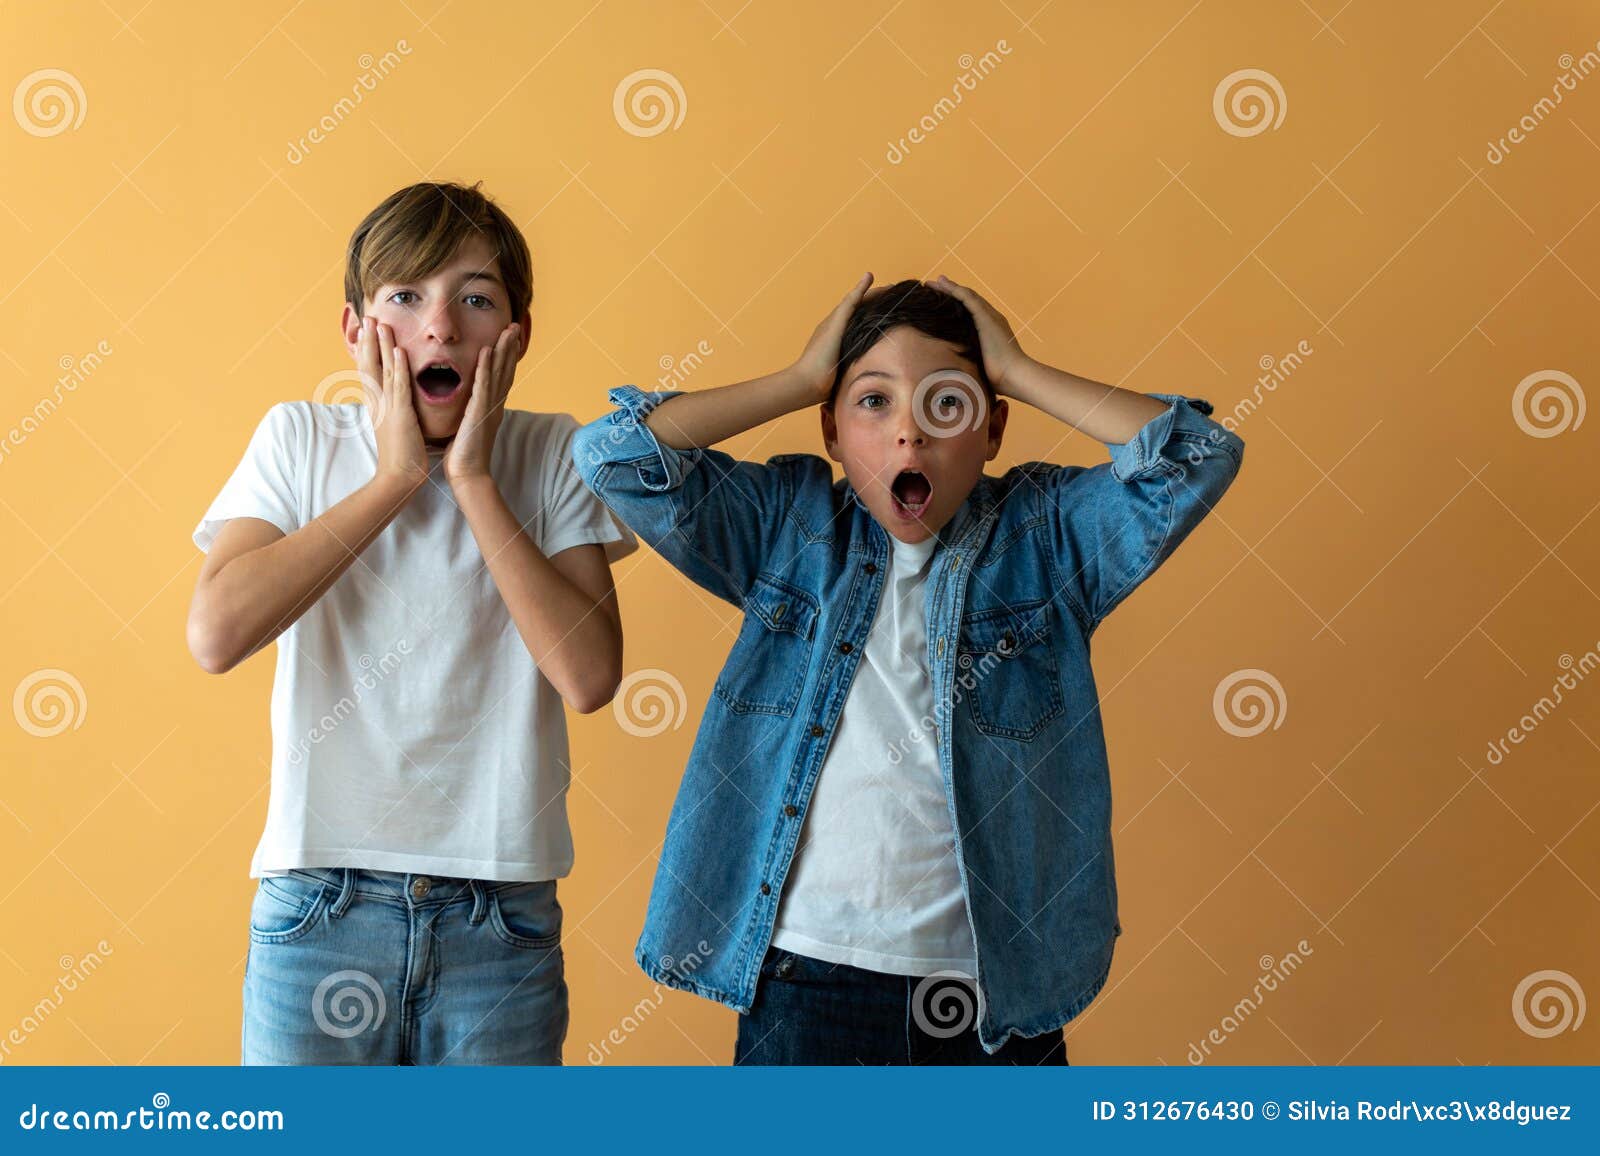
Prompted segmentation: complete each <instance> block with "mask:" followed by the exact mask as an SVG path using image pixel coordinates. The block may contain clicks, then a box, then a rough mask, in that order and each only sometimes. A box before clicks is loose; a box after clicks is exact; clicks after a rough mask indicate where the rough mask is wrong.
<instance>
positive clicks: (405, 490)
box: [369, 464, 428, 502]
mask: <svg viewBox="0 0 1600 1156" xmlns="http://www.w3.org/2000/svg"><path fill="white" fill-rule="evenodd" d="M427 480H428V471H427V470H426V469H425V468H423V467H420V466H405V467H402V468H398V469H396V468H392V467H386V466H383V465H381V464H380V465H379V466H378V471H377V473H375V474H373V475H372V481H371V482H370V483H369V484H370V485H371V486H372V487H373V488H374V489H376V490H378V491H379V492H381V493H383V494H384V495H386V496H387V497H389V498H390V499H392V500H394V501H399V502H403V501H405V500H406V499H407V498H409V497H410V496H411V495H412V494H414V493H416V492H417V491H418V490H420V489H421V488H422V486H423V484H424V483H426V482H427Z"/></svg>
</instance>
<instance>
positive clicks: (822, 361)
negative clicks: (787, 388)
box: [792, 273, 872, 402]
mask: <svg viewBox="0 0 1600 1156" xmlns="http://www.w3.org/2000/svg"><path fill="white" fill-rule="evenodd" d="M871 285H872V274H871V273H867V274H864V275H863V276H862V278H861V280H859V281H857V282H856V284H855V288H853V289H851V290H850V292H848V293H846V294H845V295H844V299H843V300H842V301H840V302H839V304H837V305H835V306H834V307H833V312H832V313H829V314H828V315H827V316H826V317H824V318H823V319H822V324H820V325H818V326H817V328H816V329H815V330H814V331H813V332H812V334H811V340H809V341H807V342H806V347H805V349H804V350H803V351H802V352H801V354H800V358H799V360H798V361H796V362H795V363H794V365H793V366H792V369H793V372H795V373H796V374H798V375H799V376H800V377H801V378H802V379H804V381H805V382H806V384H807V385H808V386H810V387H811V388H812V390H813V391H814V392H815V393H816V395H817V401H819V402H824V401H827V400H828V397H829V395H830V394H832V393H833V379H834V377H835V376H836V375H837V374H838V371H839V342H840V341H841V340H842V339H843V338H844V330H845V326H846V325H847V324H848V323H849V321H850V314H852V313H854V312H855V308H856V306H857V305H859V304H861V299H862V298H863V297H865V296H866V295H867V289H868V288H870V287H871Z"/></svg>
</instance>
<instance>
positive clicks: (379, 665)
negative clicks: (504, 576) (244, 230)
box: [194, 401, 638, 880]
mask: <svg viewBox="0 0 1600 1156" xmlns="http://www.w3.org/2000/svg"><path fill="white" fill-rule="evenodd" d="M577 428H578V423H577V422H576V421H575V420H574V419H573V418H571V417H569V416H568V415H566V414H545V413H528V412H525V411H522V410H509V409H508V410H507V411H506V414H505V420H504V421H503V422H502V423H501V426H500V430H499V433H498V435H497V436H496V439H495V445H494V456H493V458H492V460H491V466H490V470H491V473H492V474H493V475H494V478H495V480H496V482H498V483H499V486H500V493H501V495H502V496H503V497H504V498H505V500H506V504H507V505H508V506H510V507H511V510H512V512H513V513H514V514H515V515H516V517H517V519H518V521H519V522H521V523H522V525H523V527H524V529H525V530H526V532H527V533H528V536H529V537H530V538H531V539H532V540H533V542H534V544H535V545H537V546H538V547H539V549H540V550H541V551H542V552H543V553H544V554H545V555H546V556H547V557H553V556H554V555H556V554H559V553H561V551H563V550H567V549H570V548H572V547H574V546H581V545H586V544H590V543H603V544H605V548H606V554H607V557H608V558H609V559H611V560H612V561H615V560H616V559H618V558H621V557H623V556H624V555H626V554H628V553H630V552H631V551H632V550H634V549H636V548H637V546H638V543H637V541H636V540H635V539H634V537H633V535H632V534H631V533H629V532H628V530H627V529H626V528H624V527H621V526H620V525H619V524H618V523H617V522H616V521H615V520H614V519H613V517H612V516H611V514H610V512H609V511H607V509H606V508H605V506H604V505H602V504H601V503H600V501H599V499H597V498H595V497H594V495H593V494H592V493H590V491H589V490H588V489H587V488H586V487H585V486H584V484H583V482H582V480H581V479H580V478H579V476H578V474H577V471H576V470H575V469H574V468H573V466H572V462H571V459H570V451H571V445H572V435H573V433H574V431H576V430H577ZM443 460H444V459H443V456H442V455H434V456H433V458H432V459H431V461H430V463H429V464H430V466H431V470H430V473H429V477H428V482H427V483H426V484H425V485H423V486H422V487H421V488H420V489H419V490H418V491H417V492H416V493H415V494H414V495H413V496H412V498H411V500H410V501H409V502H408V503H407V504H406V506H405V507H404V508H403V509H402V510H401V512H400V513H399V515H397V516H396V517H395V519H394V521H392V522H391V523H390V524H389V525H388V526H387V527H385V528H384V531H383V533H381V534H379V535H378V537H377V538H375V539H374V540H373V541H372V543H371V544H370V545H368V547H367V548H366V550H364V551H363V552H362V553H361V554H360V556H359V557H358V558H357V559H356V560H355V562H353V563H352V564H351V565H350V568H349V569H347V570H346V571H345V572H344V573H343V574H341V575H340V576H339V579H338V581H337V582H335V583H334V584H333V585H332V586H331V587H330V588H329V589H328V590H327V591H326V592H324V593H323V595H322V597H321V598H319V599H318V600H317V601H316V602H315V603H314V604H313V605H312V606H311V607H310V608H309V609H308V610H306V612H305V613H304V614H303V615H301V617H300V618H299V619H298V620H296V621H295V623H294V624H293V625H292V626H290V627H289V628H288V629H287V630H285V631H284V632H283V633H282V634H281V635H279V636H278V640H277V646H278V665H277V672H276V674H275V676H274V678H273V683H272V792H271V796H270V800H269V802H268V805H267V824H266V830H265V831H264V832H263V834H262V836H261V842H260V844H259V845H258V846H257V847H256V853H255V857H254V859H253V860H252V861H251V865H250V874H251V875H252V876H256V875H262V874H271V873H274V872H281V871H286V870H288V869H290V868H294V867H361V868H365V869H367V870H374V871H412V872H417V873H425V874H432V875H452V876H464V877H468V878H479V879H501V880H543V879H555V878H559V877H560V876H563V875H566V874H567V873H568V872H569V871H570V870H571V869H572V835H571V832H570V830H569V828H568V826H567V814H566V791H567V785H568V782H569V763H568V754H567V727H566V715H565V712H564V710H563V706H562V701H561V696H560V695H559V694H558V693H557V691H556V690H555V688H554V687H552V686H551V685H550V683H549V681H548V680H547V679H546V678H545V677H544V676H543V675H541V674H540V673H539V670H538V668H537V667H536V666H535V665H534V661H533V657H532V656H531V655H530V654H529V653H528V648H527V646H526V645H525V644H524V643H523V641H522V638H521V636H520V635H519V634H518V633H517V628H516V625H515V624H514V623H513V622H512V620H511V615H510V612H509V611H508V610H507V609H506V605H505V602H504V601H503V600H502V599H501V597H500V593H499V590H498V588H497V587H496V586H495V584H494V579H493V578H492V577H491V576H490V574H489V570H488V568H487V566H486V565H485V563H484V560H483V554H482V552H481V551H480V550H479V548H478V544H477V540H476V539H475V538H474V537H473V536H472V529H471V527H470V526H468V524H467V520H466V518H465V516H464V515H463V514H462V513H461V510H460V508H459V507H458V506H457V505H456V503H455V498H454V495H453V493H452V491H451V489H450V485H449V483H448V482H447V481H446V480H445V477H444V473H443V469H442V466H443ZM377 462H378V456H377V442H376V440H375V438H374V436H373V429H372V422H371V419H370V417H369V416H368V413H367V409H366V407H365V406H363V405H317V404H313V403H311V402H303V401H296V402H286V403H283V404H280V405H275V406H273V407H272V409H270V410H269V411H268V412H267V416H266V417H265V418H263V419H262V421H261V424H260V426H259V427H258V428H257V429H256V432H255V436H254V437H252V438H251V439H250V447H249V449H248V450H246V451H245V455H244V460H243V461H241V462H240V463H239V466H238V468H237V469H235V470H234V472H233V476H232V477H230V478H229V479H228V481H227V484H226V485H224V486H223V488H222V492H221V493H219V494H218V495H217V498H216V500H215V501H214V502H212V503H211V507H210V509H208V510H207V511H206V514H205V517H204V518H203V519H201V521H200V524H199V526H197V527H196V528H195V532H194V540H195V544H196V545H198V546H199V547H200V548H201V549H202V550H209V549H210V548H211V543H212V541H213V540H214V539H215V538H216V535H217V532H218V531H219V530H221V528H222V526H223V524H224V523H225V522H227V521H228V520H229V519H231V518H260V519H262V520H264V521H267V522H271V523H272V524H273V525H275V526H277V527H278V529H280V530H282V531H283V532H284V533H285V534H288V533H291V532H293V531H294V530H297V529H299V528H300V527H301V526H304V525H306V524H307V523H308V522H310V521H311V520H312V519H313V518H315V517H317V516H318V515H319V514H321V513H323V512H324V511H326V510H327V509H328V508H329V507H331V506H333V505H335V504H337V503H338V502H339V501H341V500H342V499H344V498H345V497H347V496H348V495H349V494H351V493H352V492H354V491H355V490H357V489H359V488H360V487H361V486H363V485H365V484H366V483H367V482H369V481H370V480H371V479H372V476H373V473H374V471H375V470H376V469H377Z"/></svg>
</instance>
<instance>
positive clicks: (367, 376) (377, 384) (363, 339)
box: [356, 317, 383, 398]
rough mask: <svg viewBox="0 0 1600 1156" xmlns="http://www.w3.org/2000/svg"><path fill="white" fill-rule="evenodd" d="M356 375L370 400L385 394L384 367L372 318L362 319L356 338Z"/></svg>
mask: <svg viewBox="0 0 1600 1156" xmlns="http://www.w3.org/2000/svg"><path fill="white" fill-rule="evenodd" d="M356 373H357V374H358V375H359V376H360V378H361V386H362V389H363V390H364V391H365V392H366V394H367V396H368V398H371V397H372V396H373V395H374V394H381V393H382V392H383V367H382V365H381V364H380V363H379V360H378V333H377V328H376V326H375V325H374V323H373V320H372V318H371V317H363V318H362V319H361V332H360V334H359V335H358V336H357V337H356Z"/></svg>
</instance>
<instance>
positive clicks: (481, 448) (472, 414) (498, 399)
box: [444, 322, 522, 486]
mask: <svg viewBox="0 0 1600 1156" xmlns="http://www.w3.org/2000/svg"><path fill="white" fill-rule="evenodd" d="M521 333H522V327H521V326H520V325H518V324H517V323H516V322H512V323H511V324H510V325H508V326H506V327H505V328H504V329H502V330H501V331H500V337H499V339H498V340H496V341H495V343H494V345H493V346H488V345H486V346H484V347H483V348H482V349H480V350H479V351H478V365H477V369H476V370H475V372H474V373H473V377H472V392H471V394H469V395H468V397H467V410H466V412H465V413H464V414H462V415H461V428H460V429H459V430H457V431H456V436H455V437H454V438H452V439H451V441H450V449H449V450H448V451H446V453H445V456H444V475H445V477H446V478H448V479H449V480H450V484H451V485H452V486H453V485H456V484H457V483H459V482H462V481H465V480H466V479H468V478H474V477H487V476H488V475H489V463H490V460H491V459H492V457H493V455H494V439H495V435H496V434H497V433H499V431H500V423H501V421H503V420H504V419H505V416H506V395H507V394H509V393H510V392H511V383H512V382H513V381H514V380H515V379H516V374H517V355H518V353H519V348H518V344H517V342H518V339H519V338H520V336H521Z"/></svg>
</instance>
